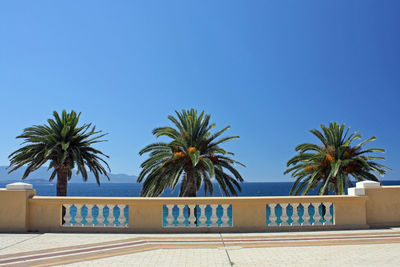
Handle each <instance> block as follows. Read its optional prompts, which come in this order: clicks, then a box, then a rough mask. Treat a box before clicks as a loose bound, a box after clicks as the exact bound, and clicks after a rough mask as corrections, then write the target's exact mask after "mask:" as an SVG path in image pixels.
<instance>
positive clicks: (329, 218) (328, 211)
mask: <svg viewBox="0 0 400 267" xmlns="http://www.w3.org/2000/svg"><path fill="white" fill-rule="evenodd" d="M323 204H324V206H325V215H324V219H325V222H324V225H332V214H331V205H332V203H330V202H324V203H323Z"/></svg>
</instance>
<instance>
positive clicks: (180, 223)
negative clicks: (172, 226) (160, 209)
mask: <svg viewBox="0 0 400 267" xmlns="http://www.w3.org/2000/svg"><path fill="white" fill-rule="evenodd" d="M178 209H179V216H178V219H177V221H178V225H177V226H178V227H185V224H184V222H185V220H186V218H185V215H184V214H183V210H184V209H185V205H178Z"/></svg>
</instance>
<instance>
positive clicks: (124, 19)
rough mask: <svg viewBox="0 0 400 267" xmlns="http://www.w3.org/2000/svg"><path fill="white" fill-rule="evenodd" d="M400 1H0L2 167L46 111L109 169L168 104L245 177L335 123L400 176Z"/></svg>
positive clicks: (267, 168) (279, 166) (133, 162)
mask: <svg viewBox="0 0 400 267" xmlns="http://www.w3.org/2000/svg"><path fill="white" fill-rule="evenodd" d="M399 14H400V2H399V1H378V0H377V1H368V0H360V1H349V0H344V1H319V0H316V1H265V0H263V1H254V0H252V1H231V0H229V1H140V2H139V1H98V0H96V1H1V2H0V91H1V102H0V112H1V125H2V127H1V131H0V165H8V158H7V156H8V155H9V154H10V153H11V152H12V151H14V150H15V149H17V148H18V147H19V141H18V140H16V139H15V136H17V135H18V134H20V133H21V132H22V130H23V128H25V127H28V126H30V125H32V124H41V123H44V122H45V121H46V119H47V118H49V117H50V116H51V114H52V111H53V110H59V111H61V110H62V109H67V110H71V109H74V110H76V111H81V112H82V117H81V121H82V122H93V123H95V124H96V125H97V127H98V128H99V129H102V130H104V131H105V132H108V133H109V136H108V139H109V142H108V143H104V144H101V145H99V146H98V147H99V148H101V149H102V150H103V151H104V152H105V153H107V154H108V155H110V160H109V163H110V165H111V168H112V172H113V173H127V174H138V173H139V171H140V168H139V165H140V163H141V162H142V161H143V160H144V158H143V157H142V158H141V157H139V156H138V151H139V150H140V149H141V148H143V147H144V146H145V145H147V144H149V143H150V142H153V141H155V139H154V138H153V136H152V134H151V130H152V129H153V128H155V127H158V126H165V125H168V121H167V115H169V114H172V113H173V112H174V110H180V109H182V108H190V107H195V108H197V109H199V110H205V111H206V112H207V113H211V114H212V119H213V121H214V122H216V123H217V128H222V127H224V126H226V125H231V126H232V128H231V130H230V134H231V135H240V136H241V138H240V139H239V140H236V141H232V142H231V143H230V144H229V145H228V146H227V148H229V149H230V150H231V151H233V152H235V153H236V159H237V160H239V161H241V162H243V163H244V164H246V165H247V168H239V170H240V171H241V172H242V174H243V176H244V177H245V179H246V180H247V181H284V180H289V179H290V178H289V177H288V176H287V177H285V176H284V175H283V174H282V173H283V171H284V170H285V164H286V161H287V160H288V159H289V158H290V157H292V156H293V155H294V147H295V146H296V145H297V144H299V143H303V142H308V141H316V140H315V139H314V138H313V137H312V135H311V134H310V133H309V132H308V130H309V129H312V128H317V127H319V125H320V124H321V123H323V124H326V123H328V122H329V121H338V122H340V123H342V122H344V123H346V124H347V125H349V126H351V129H354V130H359V131H360V133H361V134H362V135H363V137H365V138H367V137H370V136H372V135H375V136H377V138H378V139H377V141H375V142H374V146H377V147H382V148H385V149H386V150H387V153H386V155H385V156H386V157H387V161H386V162H385V164H386V165H388V166H389V167H391V168H393V171H392V172H389V173H388V175H387V176H385V178H386V179H400V175H399V169H400V166H399V165H400V138H399V131H400V125H399V117H400V111H399V104H398V102H399V100H400V92H399V90H400V16H399Z"/></svg>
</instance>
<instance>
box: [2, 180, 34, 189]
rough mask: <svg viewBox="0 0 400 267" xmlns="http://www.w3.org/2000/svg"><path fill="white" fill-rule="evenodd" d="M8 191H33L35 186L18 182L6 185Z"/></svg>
mask: <svg viewBox="0 0 400 267" xmlns="http://www.w3.org/2000/svg"><path fill="white" fill-rule="evenodd" d="M6 189H7V190H32V189H33V186H32V185H31V184H27V183H21V182H17V183H12V184H8V185H6Z"/></svg>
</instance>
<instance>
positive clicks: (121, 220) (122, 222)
mask: <svg viewBox="0 0 400 267" xmlns="http://www.w3.org/2000/svg"><path fill="white" fill-rule="evenodd" d="M117 207H118V208H119V216H118V222H119V225H118V226H119V227H127V226H128V223H127V222H128V220H127V218H126V217H125V212H124V211H125V207H126V205H117Z"/></svg>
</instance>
